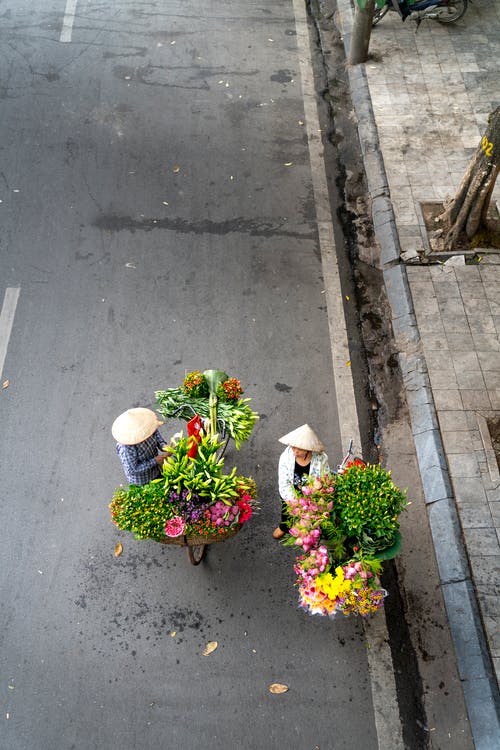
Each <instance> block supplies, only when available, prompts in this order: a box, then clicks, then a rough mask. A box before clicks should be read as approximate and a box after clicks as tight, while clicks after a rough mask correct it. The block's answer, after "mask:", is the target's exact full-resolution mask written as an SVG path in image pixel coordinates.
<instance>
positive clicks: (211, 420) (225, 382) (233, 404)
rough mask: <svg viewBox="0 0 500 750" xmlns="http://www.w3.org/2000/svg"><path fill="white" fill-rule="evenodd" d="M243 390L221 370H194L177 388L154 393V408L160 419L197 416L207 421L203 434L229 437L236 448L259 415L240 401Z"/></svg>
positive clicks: (248, 435)
mask: <svg viewBox="0 0 500 750" xmlns="http://www.w3.org/2000/svg"><path fill="white" fill-rule="evenodd" d="M242 395H243V388H242V386H241V383H240V381H239V380H238V379H237V378H234V377H230V376H229V375H228V374H227V373H225V372H223V371H222V370H205V371H204V372H201V371H200V370H194V371H192V372H189V373H188V374H187V375H186V377H185V378H184V382H183V384H182V385H181V386H179V387H177V388H168V389H167V390H164V391H156V393H155V397H156V408H157V411H158V412H159V413H160V414H161V415H162V416H163V417H169V418H173V417H178V418H180V419H184V420H186V421H188V420H190V419H191V418H192V417H193V415H199V416H200V417H201V418H202V419H204V420H205V421H206V427H205V432H207V433H209V434H211V435H212V436H215V435H220V436H222V437H224V436H227V437H228V438H229V437H231V438H232V439H233V440H234V443H235V446H236V448H237V449H238V450H239V448H240V446H241V444H242V443H243V442H244V441H245V440H247V439H248V438H249V437H250V434H251V432H252V430H253V427H254V424H255V422H256V421H257V420H258V418H259V415H258V414H257V413H256V412H254V411H252V410H251V409H250V407H249V406H248V404H249V402H250V399H249V398H241V396H242Z"/></svg>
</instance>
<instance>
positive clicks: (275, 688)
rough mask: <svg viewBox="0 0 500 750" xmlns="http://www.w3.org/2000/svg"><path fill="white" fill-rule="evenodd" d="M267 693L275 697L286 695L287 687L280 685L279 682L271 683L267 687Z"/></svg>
mask: <svg viewBox="0 0 500 750" xmlns="http://www.w3.org/2000/svg"><path fill="white" fill-rule="evenodd" d="M269 692H270V693H274V694H275V695H279V694H280V693H286V692H288V685H282V684H281V682H273V684H272V685H269Z"/></svg>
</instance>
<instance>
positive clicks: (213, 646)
mask: <svg viewBox="0 0 500 750" xmlns="http://www.w3.org/2000/svg"><path fill="white" fill-rule="evenodd" d="M218 645H219V644H218V643H217V641H210V642H209V643H207V645H206V646H205V648H204V649H203V653H202V656H208V655H209V654H211V653H212V651H215V649H216V648H217V646H218Z"/></svg>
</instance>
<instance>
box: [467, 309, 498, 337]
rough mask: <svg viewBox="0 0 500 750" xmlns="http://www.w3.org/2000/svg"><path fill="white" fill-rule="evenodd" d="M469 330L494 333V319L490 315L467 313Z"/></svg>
mask: <svg viewBox="0 0 500 750" xmlns="http://www.w3.org/2000/svg"><path fill="white" fill-rule="evenodd" d="M467 320H468V323H469V327H470V330H471V332H472V334H474V333H495V332H496V328H495V320H494V318H493V316H492V315H487V314H483V315H467Z"/></svg>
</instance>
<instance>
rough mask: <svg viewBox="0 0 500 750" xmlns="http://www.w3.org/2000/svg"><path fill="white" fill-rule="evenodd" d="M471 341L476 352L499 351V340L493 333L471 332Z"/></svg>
mask: <svg viewBox="0 0 500 750" xmlns="http://www.w3.org/2000/svg"><path fill="white" fill-rule="evenodd" d="M471 339H472V342H473V347H474V348H475V349H476V350H477V351H485V352H487V351H497V352H499V351H500V339H499V338H498V336H496V335H495V334H493V333H476V332H473V333H472V335H471Z"/></svg>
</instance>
